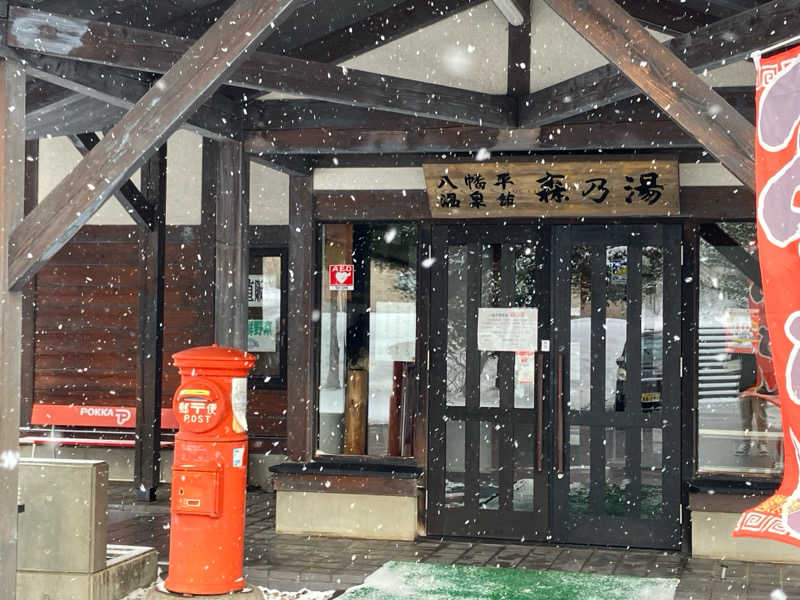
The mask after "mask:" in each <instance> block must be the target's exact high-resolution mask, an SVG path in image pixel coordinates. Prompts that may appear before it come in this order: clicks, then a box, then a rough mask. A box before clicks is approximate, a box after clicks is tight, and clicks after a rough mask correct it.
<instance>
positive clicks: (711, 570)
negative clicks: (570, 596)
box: [108, 483, 800, 600]
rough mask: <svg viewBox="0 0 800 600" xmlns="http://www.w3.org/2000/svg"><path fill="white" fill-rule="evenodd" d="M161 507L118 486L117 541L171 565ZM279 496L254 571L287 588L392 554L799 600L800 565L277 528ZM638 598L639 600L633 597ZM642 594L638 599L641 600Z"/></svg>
mask: <svg viewBox="0 0 800 600" xmlns="http://www.w3.org/2000/svg"><path fill="white" fill-rule="evenodd" d="M159 495H160V496H161V497H162V498H163V499H160V500H159V501H158V502H156V503H153V504H140V503H137V502H135V501H133V498H134V494H133V488H132V487H131V486H130V484H120V483H114V484H112V485H111V489H110V491H109V521H110V524H109V532H108V533H109V535H108V542H109V543H114V544H131V545H145V546H152V547H155V548H156V549H157V550H158V552H159V561H161V562H162V563H163V565H164V566H163V567H162V568H163V569H166V561H167V559H168V554H169V501H168V498H169V495H168V488H167V487H164V488H162V489H160V490H159ZM274 502H275V496H274V494H270V493H266V492H263V491H260V490H259V491H249V492H248V502H247V506H248V508H247V520H246V525H245V577H246V579H247V581H248V582H249V583H251V584H253V585H263V586H267V587H270V588H274V589H280V590H283V591H296V590H299V589H302V588H308V589H312V590H331V589H336V590H343V589H346V588H348V587H350V586H353V585H357V584H360V583H362V581H363V580H364V578H365V577H366V576H367V575H369V574H370V573H372V572H373V571H375V570H376V569H378V568H379V567H380V566H381V565H383V564H384V563H385V562H386V561H389V560H395V561H412V562H414V561H422V562H428V563H437V564H458V565H476V566H490V567H505V568H516V569H539V570H554V571H570V572H581V573H601V574H607V575H633V576H638V577H677V578H679V579H680V584H679V585H678V589H677V593H676V595H675V598H676V600H734V599H736V600H751V599H763V600H769V599H770V594H771V593H772V592H773V591H774V590H776V589H782V590H783V591H784V593H785V594H786V596H787V597H788V598H790V599H792V598H797V599H800V565H778V564H772V563H746V562H740V561H720V560H711V559H700V558H690V557H685V556H682V555H680V554H676V553H672V552H657V551H647V550H625V549H608V548H587V547H565V546H555V545H536V544H503V543H481V542H469V541H457V540H441V539H430V538H426V539H420V540H418V541H415V542H387V541H371V540H354V539H346V538H322V537H314V536H296V535H278V534H276V533H275V516H274ZM632 600H633V599H632ZM635 600H638V599H635Z"/></svg>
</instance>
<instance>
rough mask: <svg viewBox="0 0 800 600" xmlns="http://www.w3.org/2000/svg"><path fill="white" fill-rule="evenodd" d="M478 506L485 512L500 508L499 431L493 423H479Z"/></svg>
mask: <svg viewBox="0 0 800 600" xmlns="http://www.w3.org/2000/svg"><path fill="white" fill-rule="evenodd" d="M480 435H481V442H480V443H481V445H480V456H479V465H480V482H479V494H480V496H479V498H480V500H479V505H480V507H481V508H482V509H485V510H497V509H498V508H500V471H499V468H500V443H501V439H500V430H499V429H498V426H497V425H495V424H494V423H490V422H488V421H481V427H480Z"/></svg>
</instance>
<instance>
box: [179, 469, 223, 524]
mask: <svg viewBox="0 0 800 600" xmlns="http://www.w3.org/2000/svg"><path fill="white" fill-rule="evenodd" d="M221 499H222V468H221V467H217V466H208V465H204V466H195V465H178V466H173V468H172V510H173V511H174V512H176V513H181V514H191V515H205V516H208V517H218V516H219V514H220V508H221Z"/></svg>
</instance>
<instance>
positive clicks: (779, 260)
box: [733, 46, 800, 546]
mask: <svg viewBox="0 0 800 600" xmlns="http://www.w3.org/2000/svg"><path fill="white" fill-rule="evenodd" d="M798 55H800V46H794V47H792V48H789V49H787V50H783V51H781V52H778V53H776V54H773V55H771V56H769V57H761V58H760V59H759V58H756V68H757V81H756V107H757V108H756V110H757V113H756V192H757V215H758V218H757V229H758V254H759V262H760V264H761V279H762V283H763V289H764V303H765V308H766V320H767V327H768V329H769V338H770V342H771V346H772V358H773V363H774V369H775V377H776V379H777V384H778V394H779V402H780V407H781V419H782V422H783V454H784V466H783V481H782V482H781V485H780V487H779V488H778V490H777V491H776V492H775V494H774V495H773V496H771V497H770V498H769V499H768V500H766V501H764V502H762V503H761V504H759V505H758V506H756V507H754V508H751V509H750V510H748V511H746V512H745V513H744V514H742V516H741V517H740V519H739V522H738V523H737V525H736V529H735V530H734V532H733V535H734V536H749V537H757V538H768V539H773V540H777V541H780V542H786V543H789V544H794V545H796V546H800V485H799V483H800V482H798V463H800V285H798V283H797V282H798V280H799V279H800V255H799V254H798V241H800V195H798V191H799V190H800V150H799V149H798V144H799V143H800V137H798V124H800V58H798Z"/></svg>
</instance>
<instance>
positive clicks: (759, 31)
mask: <svg viewBox="0 0 800 600" xmlns="http://www.w3.org/2000/svg"><path fill="white" fill-rule="evenodd" d="M798 11H800V0H776V1H774V2H770V3H768V4H764V5H761V6H758V7H756V8H753V9H750V10H746V11H743V12H741V13H738V14H736V15H735V16H733V17H729V18H726V19H722V20H720V21H717V22H715V23H713V24H711V25H708V26H705V27H702V28H700V29H697V30H695V31H692V32H691V33H688V34H686V35H683V36H680V37H676V38H674V39H672V40H669V41H668V42H665V43H664V47H665V48H667V49H668V50H669V51H670V52H672V53H673V54H674V55H675V56H677V57H679V58H680V59H681V61H682V62H684V63H685V64H686V65H687V66H688V67H689V68H691V69H693V70H694V71H695V72H702V71H704V70H706V69H713V68H716V67H720V66H723V65H726V64H730V63H732V62H736V61H739V60H743V59H745V58H747V57H749V56H750V54H752V53H753V52H755V51H756V50H760V49H762V48H764V47H766V46H769V45H771V44H774V43H777V42H780V41H782V40H788V39H790V38H792V37H795V36H796V35H798V33H800V31H798V24H797V17H796V15H797V13H798ZM639 93H640V89H639V88H638V87H637V86H636V85H634V84H633V82H631V80H630V79H629V78H628V77H626V76H625V75H624V74H623V73H622V72H621V71H620V70H619V68H618V67H617V66H616V65H615V64H614V62H613V61H611V64H608V65H604V66H602V67H598V68H596V69H593V70H591V71H588V72H586V73H583V74H581V75H578V76H576V77H572V78H571V79H568V80H566V81H563V82H561V83H557V84H555V85H552V86H549V87H547V88H544V89H542V90H539V91H537V92H534V93H533V94H530V95H529V96H527V98H525V100H524V102H522V104H521V105H520V126H521V127H536V126H538V125H544V124H548V123H555V122H558V121H563V120H564V119H568V118H570V117H573V116H575V115H580V114H583V113H585V112H588V111H590V110H592V109H595V108H597V107H600V106H605V105H608V104H611V103H613V102H616V101H618V100H622V99H625V98H630V97H632V96H636V95H638V94H639Z"/></svg>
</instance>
